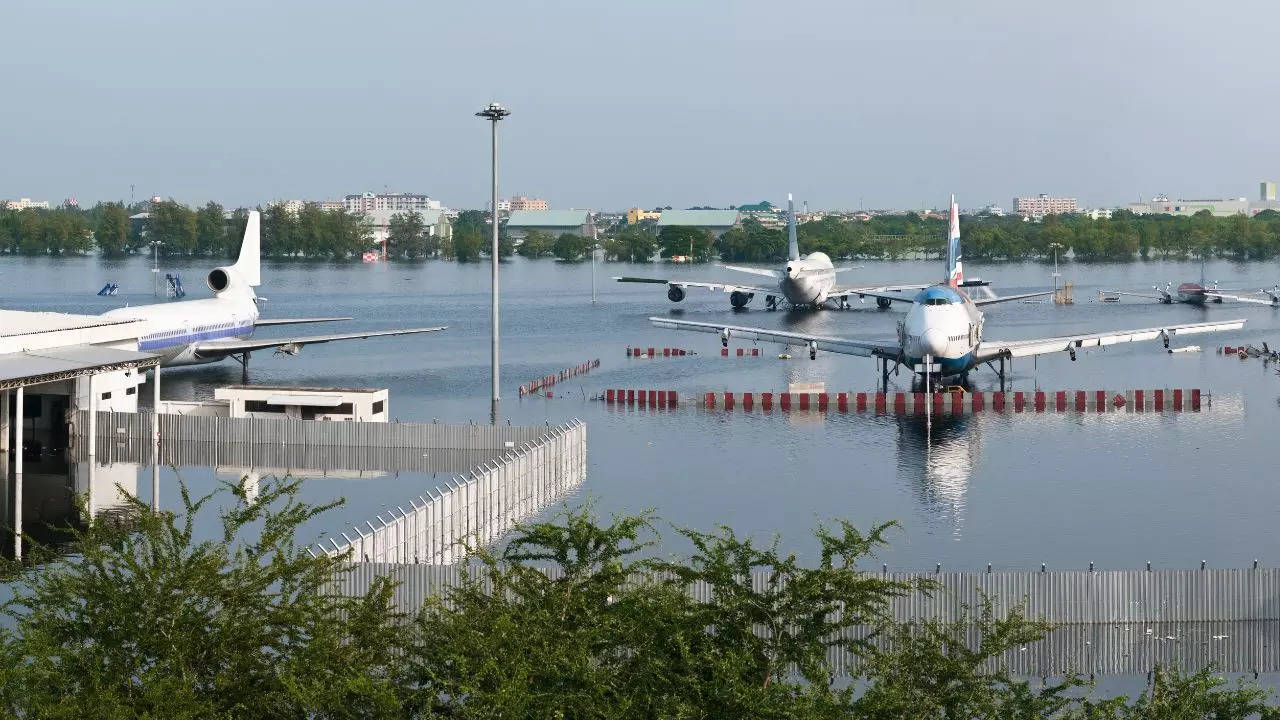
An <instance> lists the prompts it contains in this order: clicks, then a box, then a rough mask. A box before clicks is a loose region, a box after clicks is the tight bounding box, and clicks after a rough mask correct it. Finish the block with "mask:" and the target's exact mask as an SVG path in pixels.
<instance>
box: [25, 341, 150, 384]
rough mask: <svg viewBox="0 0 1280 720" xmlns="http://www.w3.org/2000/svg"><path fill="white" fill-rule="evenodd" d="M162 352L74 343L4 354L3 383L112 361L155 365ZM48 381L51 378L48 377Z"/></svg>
mask: <svg viewBox="0 0 1280 720" xmlns="http://www.w3.org/2000/svg"><path fill="white" fill-rule="evenodd" d="M157 357H158V356H157V355H154V354H152V353H144V352H138V351H136V350H117V349H115V348H104V347H97V346H93V345H72V346H70V347H64V348H51V349H49V350H30V351H27V352H17V353H6V354H3V355H0V383H10V382H12V381H16V380H28V379H30V380H32V381H39V380H38V379H39V378H45V377H47V376H51V375H64V376H65V375H66V374H68V373H70V374H72V375H73V376H74V375H85V374H88V373H89V372H91V371H93V370H95V369H97V368H101V367H106V366H110V365H122V364H133V365H152V364H155V363H154V362H149V361H154V360H155V359H156V358H157ZM46 382H47V380H46Z"/></svg>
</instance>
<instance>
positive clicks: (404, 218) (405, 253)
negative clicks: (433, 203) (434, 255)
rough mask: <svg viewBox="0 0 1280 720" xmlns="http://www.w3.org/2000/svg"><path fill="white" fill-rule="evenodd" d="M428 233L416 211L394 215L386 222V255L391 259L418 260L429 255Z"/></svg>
mask: <svg viewBox="0 0 1280 720" xmlns="http://www.w3.org/2000/svg"><path fill="white" fill-rule="evenodd" d="M428 235H429V231H428V230H427V225H426V222H425V221H423V219H422V215H421V214H420V213H418V212H416V211H412V210H411V211H409V212H408V213H396V214H395V215H392V216H391V220H390V221H388V222H387V246H388V250H387V253H388V254H389V255H391V256H392V257H399V258H405V259H408V260H420V259H422V258H425V257H427V255H428V254H430V250H431V248H430V246H429V244H428V242H427V240H428Z"/></svg>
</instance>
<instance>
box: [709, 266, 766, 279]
mask: <svg viewBox="0 0 1280 720" xmlns="http://www.w3.org/2000/svg"><path fill="white" fill-rule="evenodd" d="M716 267H722V268H724V269H725V270H732V271H734V272H740V273H750V274H752V275H763V276H765V277H771V278H780V277H782V273H780V272H778V271H777V270H770V269H768V268H753V267H742V266H741V265H717V266H716Z"/></svg>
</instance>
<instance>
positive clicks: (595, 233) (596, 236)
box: [591, 222, 600, 305]
mask: <svg viewBox="0 0 1280 720" xmlns="http://www.w3.org/2000/svg"><path fill="white" fill-rule="evenodd" d="M599 241H600V231H599V230H597V229H596V224H595V223H594V222H593V223H591V304H592V305H595V304H596V244H597V243H598V242H599Z"/></svg>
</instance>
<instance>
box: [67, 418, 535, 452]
mask: <svg viewBox="0 0 1280 720" xmlns="http://www.w3.org/2000/svg"><path fill="white" fill-rule="evenodd" d="M71 415H72V417H71V422H72V424H73V433H72V434H73V435H74V434H76V431H77V430H78V429H80V428H87V427H88V426H89V411H88V410H77V411H75V412H73V413H72V414H71ZM155 417H159V418H160V438H161V440H162V441H165V442H170V441H172V442H217V443H244V444H250V445H254V444H271V445H304V446H312V445H316V446H347V447H369V448H428V449H430V448H449V449H454V450H506V449H511V448H514V447H515V446H517V445H519V444H521V443H528V442H532V441H533V440H535V439H537V438H538V437H539V436H540V435H542V434H543V433H544V432H546V428H540V427H527V426H515V425H444V424H439V423H368V422H325V421H320V420H292V419H285V418H282V419H276V418H228V417H211V416H203V415H172V414H163V413H162V414H160V415H158V416H157V415H153V414H151V413H120V412H99V413H98V418H97V435H98V437H99V438H111V439H112V440H114V441H120V440H129V439H132V440H149V439H150V437H151V427H152V422H153V418H155Z"/></svg>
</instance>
